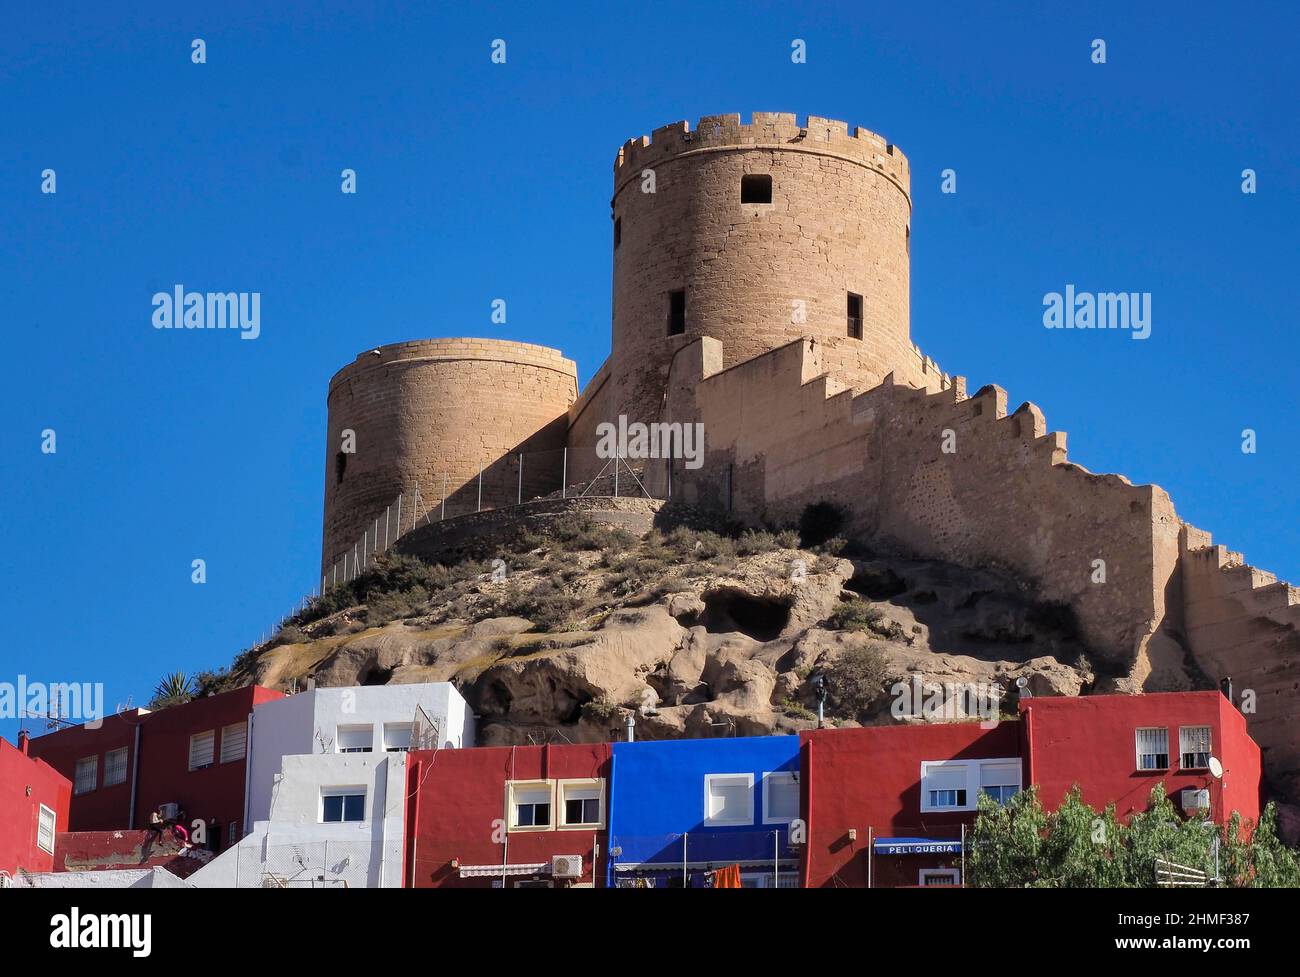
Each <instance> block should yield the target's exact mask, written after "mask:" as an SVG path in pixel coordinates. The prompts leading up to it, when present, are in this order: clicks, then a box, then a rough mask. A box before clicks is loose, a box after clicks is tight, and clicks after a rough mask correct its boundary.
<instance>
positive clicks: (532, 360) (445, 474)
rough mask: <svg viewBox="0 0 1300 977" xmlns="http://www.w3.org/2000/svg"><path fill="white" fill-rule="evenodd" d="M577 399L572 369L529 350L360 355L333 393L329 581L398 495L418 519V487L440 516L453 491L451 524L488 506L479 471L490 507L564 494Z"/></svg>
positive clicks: (452, 343)
mask: <svg viewBox="0 0 1300 977" xmlns="http://www.w3.org/2000/svg"><path fill="white" fill-rule="evenodd" d="M577 392H578V378H577V370H576V367H575V365H574V362H573V361H572V360H569V359H565V358H564V357H563V356H562V355H561V354H560V353H559V351H558V350H554V349H549V348H548V347H545V346H534V345H532V344H531V343H514V342H503V341H500V340H492V339H422V340H418V341H415V342H409V343H395V344H393V345H391V346H381V347H379V348H378V349H376V350H371V351H369V352H366V353H362V354H361V355H360V356H358V357H357V358H356V360H355V361H353V362H352V363H349V364H348V365H347V366H345V367H344V368H343V369H341V370H339V372H338V373H336V374H335V375H334V378H333V379H332V380H331V381H330V386H329V432H328V437H327V440H326V451H325V524H324V532H323V543H322V547H321V549H322V553H321V568H322V572H327V571H328V570H329V568H330V567H332V566H333V565H334V564H335V563H336V561H338V560H340V559H342V558H343V555H344V554H345V553H348V554H350V553H351V552H352V547H353V544H354V543H356V542H357V541H358V540H360V539H361V538H362V534H363V533H364V532H365V531H366V530H367V528H369V527H371V525H372V523H373V521H374V520H375V519H376V518H377V517H379V516H380V515H381V514H382V513H383V512H384V511H385V510H386V509H387V507H388V506H389V504H390V503H392V502H393V501H394V500H395V499H396V498H397V496H398V495H399V494H403V493H410V494H409V495H408V496H407V506H408V508H407V514H408V517H409V514H410V506H411V504H412V501H411V500H412V497H413V494H414V492H415V490H416V487H417V486H418V487H419V490H420V498H421V499H422V504H423V508H424V509H425V510H429V509H436V510H438V511H441V510H440V503H441V501H442V498H443V491H444V485H445V486H446V498H447V508H446V515H447V516H449V517H450V516H453V515H462V514H463V513H465V512H467V511H468V512H473V511H474V510H475V509H476V508H477V507H478V506H479V505H480V496H479V472H480V466H482V470H483V478H482V486H483V490H482V497H481V505H482V506H483V508H495V507H497V506H502V505H509V504H511V503H513V502H514V501H515V500H516V499H517V498H518V496H519V493H520V492H521V491H522V493H523V497H524V498H525V499H528V498H532V497H533V496H535V495H538V494H542V493H546V492H551V491H554V490H555V489H558V488H559V487H560V481H561V477H562V476H561V473H562V471H563V464H564V459H563V449H564V444H565V431H566V429H567V427H568V418H567V411H568V408H569V405H570V404H572V403H573V401H574V398H575V397H576V396H577ZM348 431H350V432H352V435H351V437H350V439H349V438H345V432H348ZM347 447H352V448H353V449H354V450H352V451H348V450H346V448H347ZM519 452H523V453H524V455H525V457H524V466H523V478H522V482H521V481H520V478H519V462H518V453H519ZM435 518H436V515H435ZM403 523H405V518H404V519H403ZM395 528H396V527H394V529H395Z"/></svg>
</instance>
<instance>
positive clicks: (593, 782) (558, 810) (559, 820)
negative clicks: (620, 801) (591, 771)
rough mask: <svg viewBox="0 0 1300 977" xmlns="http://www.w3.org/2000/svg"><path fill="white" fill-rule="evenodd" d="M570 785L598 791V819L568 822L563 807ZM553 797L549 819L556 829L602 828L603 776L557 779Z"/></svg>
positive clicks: (565, 804) (588, 829)
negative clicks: (574, 822)
mask: <svg viewBox="0 0 1300 977" xmlns="http://www.w3.org/2000/svg"><path fill="white" fill-rule="evenodd" d="M571 787H572V788H577V789H578V790H583V791H591V790H595V791H598V794H597V795H596V798H595V801H596V804H597V806H598V807H597V809H598V810H599V812H600V819H599V820H598V821H594V822H583V823H580V824H570V823H569V817H568V812H567V811H566V810H565V808H566V806H567V801H568V797H567V796H566V791H568V790H569V788H571ZM555 797H556V801H557V802H558V803H556V804H554V805H553V806H552V807H551V810H552V811H553V812H555V814H554V816H553V817H552V819H551V820H553V821H554V822H555V827H556V830H558V831H584V830H585V831H600V830H603V829H604V827H605V779H604V778H603V777H585V778H573V779H570V780H557V781H556V782H555ZM582 799H583V800H589V799H590V798H582ZM510 810H511V811H513V810H514V807H513V806H512V807H511V808H510Z"/></svg>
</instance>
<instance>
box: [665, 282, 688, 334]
mask: <svg viewBox="0 0 1300 977" xmlns="http://www.w3.org/2000/svg"><path fill="white" fill-rule="evenodd" d="M684 332H686V290H685V289H679V290H678V291H676V292H669V293H668V335H670V336H680V335H681V334H682V333H684Z"/></svg>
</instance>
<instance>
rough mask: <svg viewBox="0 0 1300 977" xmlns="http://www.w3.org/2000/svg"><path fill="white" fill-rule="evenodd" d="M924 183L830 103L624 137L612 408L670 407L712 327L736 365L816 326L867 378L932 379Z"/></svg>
mask: <svg viewBox="0 0 1300 977" xmlns="http://www.w3.org/2000/svg"><path fill="white" fill-rule="evenodd" d="M909 185H910V184H909V175H908V164H907V159H906V158H905V157H904V156H903V154H902V153H900V152H899V151H898V150H897V149H896V148H895V147H894V146H892V145H889V144H887V143H886V142H885V141H884V140H883V139H881V138H880V137H879V136H877V135H875V134H874V133H871V132H867V131H866V130H865V129H855V130H853V132H850V131H849V130H848V127H847V126H846V125H845V124H844V123H843V122H836V121H834V120H832V119H822V118H818V117H816V116H809V117H808V120H807V124H806V125H803V126H801V125H799V124H798V123H797V121H796V119H795V116H794V115H788V114H781V113H762V112H756V113H754V116H753V121H752V123H751V124H749V125H741V122H740V116H739V115H717V116H705V117H704V118H702V119H701V120H700V122H699V125H698V127H697V128H695V129H694V130H692V129H691V128H690V125H689V124H688V123H686V122H677V123H674V124H673V125H669V126H664V127H663V128H660V129H656V130H655V131H654V133H653V135H652V136H651V137H649V138H647V137H645V136H642V137H641V138H640V139H633V140H631V141H630V142H628V143H627V144H626V145H624V147H623V148H622V150H620V151H619V154H618V158H617V159H616V161H615V165H614V197H613V201H612V207H613V220H614V294H613V338H612V344H611V345H612V351H611V356H610V380H611V389H610V391H609V396H608V399H607V400H606V411H607V412H608V414H609V415H611V416H614V415H617V414H627V415H628V417H629V419H631V420H641V421H652V420H654V419H655V417H656V415H657V412H658V409H659V405H660V402H661V400H662V396H663V389H664V379H665V377H666V374H667V370H668V366H669V364H670V362H671V360H672V356H673V354H674V352H675V351H676V350H677V349H679V348H681V347H682V346H684V345H686V344H687V343H689V342H691V341H692V340H694V339H695V338H697V337H699V336H712V337H713V338H715V339H719V340H721V341H722V344H723V351H724V353H723V355H724V365H725V366H727V367H730V366H733V365H734V364H736V363H740V362H743V361H745V360H747V359H750V358H752V357H754V356H757V355H759V354H761V353H765V352H767V351H769V350H772V349H775V348H777V347H780V346H783V345H785V344H786V343H789V342H792V341H793V340H795V339H798V338H799V337H801V336H814V337H817V338H818V339H819V340H820V341H823V342H824V344H825V345H824V352H825V353H826V354H827V355H826V359H827V362H828V363H829V364H831V365H833V366H834V368H835V369H836V370H837V372H839V373H841V374H842V375H844V376H845V378H846V379H848V380H851V381H853V382H855V383H857V384H859V385H874V384H875V383H878V382H879V381H880V380H881V379H883V377H884V376H885V375H886V374H888V373H889V372H890V371H895V372H896V373H897V374H898V375H899V378H900V379H903V380H904V381H905V382H916V378H917V376H918V374H919V373H920V371H921V369H922V360H921V357H920V355H919V353H918V352H917V351H916V350H915V348H914V347H913V346H912V343H911V339H910V337H909V331H908V243H909V242H908V238H909V235H910V220H911V208H912V201H911V197H910V194H909Z"/></svg>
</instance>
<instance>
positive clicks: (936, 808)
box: [921, 756, 1025, 814]
mask: <svg viewBox="0 0 1300 977" xmlns="http://www.w3.org/2000/svg"><path fill="white" fill-rule="evenodd" d="M985 764H988V765H990V766H1014V767H1015V769H1016V784H1017V790H1024V789H1025V772H1024V768H1023V766H1022V765H1021V762H1020V758H1019V757H1014V756H1012V757H981V758H980V759H978V760H922V761H921V812H922V813H931V812H933V813H936V814H938V813H941V812H943V811H975V810H978V809H979V798H980V788H981V787H982V786H983V778H982V777H981V776H980V774H981V771H982V770H983V768H984V765H985ZM944 767H951V768H955V769H958V770H961V771H962V773H963V777H964V782H965V786H964V787H960V788H952V789H955V790H965V791H966V803H965V804H960V805H950V804H931V803H930V788H929V786H928V785H927V783H926V781H927V779H928V777H929V774H930V771H931V770H939V769H942V768H944ZM1001 786H1010V785H1009V784H1003V785H1001ZM941 789H948V788H941Z"/></svg>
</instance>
